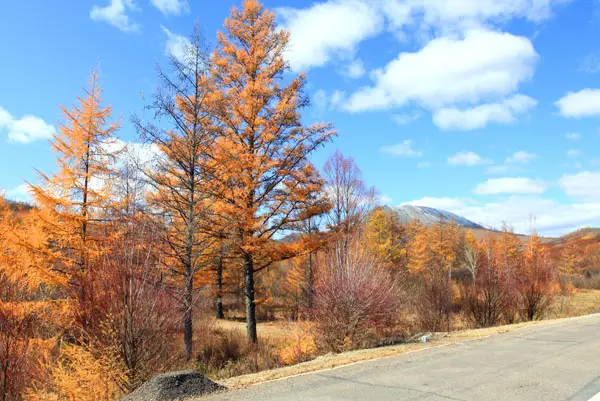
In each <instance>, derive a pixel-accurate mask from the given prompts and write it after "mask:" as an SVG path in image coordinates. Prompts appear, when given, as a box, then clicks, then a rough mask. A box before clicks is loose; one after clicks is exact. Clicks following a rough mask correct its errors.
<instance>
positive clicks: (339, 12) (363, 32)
mask: <svg viewBox="0 0 600 401" xmlns="http://www.w3.org/2000/svg"><path fill="white" fill-rule="evenodd" d="M568 1H570V0H444V1H441V0H329V1H322V2H314V3H313V4H312V5H310V6H309V7H306V8H292V7H283V8H278V9H277V10H276V12H277V14H278V17H279V21H280V23H281V25H282V26H283V27H284V28H286V29H288V30H289V31H290V32H291V49H290V53H289V57H288V59H289V61H290V63H291V65H292V68H293V69H295V70H301V69H307V68H311V67H320V66H323V65H325V64H326V63H327V62H329V61H330V60H332V59H339V58H342V59H348V58H351V57H352V56H353V55H354V54H355V52H356V49H357V47H358V45H359V44H360V43H361V42H363V41H364V40H366V39H369V38H371V37H373V36H375V35H377V34H379V33H380V32H382V31H383V30H384V29H385V28H387V30H388V31H390V32H391V33H393V34H395V36H396V37H398V38H399V39H401V40H406V39H407V38H408V36H409V34H410V35H413V34H414V35H413V36H415V37H416V39H417V40H418V41H426V40H428V39H430V38H431V37H438V38H439V37H440V36H453V37H457V36H464V33H465V32H466V31H469V30H472V29H474V28H477V29H480V28H482V27H490V26H492V25H493V24H494V23H502V22H505V21H508V20H510V19H512V18H525V19H528V20H530V21H535V22H539V21H542V20H544V19H546V18H549V17H550V16H551V11H552V8H553V7H554V6H555V5H557V4H561V3H565V2H568ZM411 39H412V38H411Z"/></svg>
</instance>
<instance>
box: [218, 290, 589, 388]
mask: <svg viewBox="0 0 600 401" xmlns="http://www.w3.org/2000/svg"><path fill="white" fill-rule="evenodd" d="M599 308H600V291H599V290H578V291H577V292H575V293H574V294H573V295H571V296H568V297H563V296H559V297H557V298H556V300H555V302H554V304H553V306H552V308H551V311H550V312H549V313H548V316H547V318H548V319H547V320H544V321H534V322H524V323H517V324H512V325H506V326H496V327H489V328H484V329H472V330H459V331H453V332H452V333H436V334H434V335H433V336H432V337H431V338H430V341H428V342H427V343H420V342H408V343H403V344H398V345H392V346H386V347H379V348H371V349H361V350H356V351H350V352H345V353H342V354H327V355H324V356H320V357H317V358H316V359H313V360H311V361H308V362H303V363H299V364H296V365H292V366H285V367H282V368H277V369H273V370H268V371H263V372H258V373H253V374H249V375H243V376H237V377H231V378H228V379H224V380H221V381H220V382H219V383H220V384H223V385H224V386H226V387H227V388H229V389H236V388H244V387H248V386H251V385H253V384H257V383H262V382H265V381H270V380H277V379H282V378H285V377H289V376H294V375H298V374H304V373H309V372H314V371H317V370H323V369H331V368H335V367H338V366H342V365H348V364H351V363H356V362H360V361H366V360H370V359H376V358H382V357H387V356H393V355H401V354H405V353H408V352H416V351H420V350H423V349H427V348H431V347H436V346H442V345H447V344H453V343H458V342H462V341H469V340H476V339H480V338H484V337H488V336H491V335H495V334H501V333H508V332H511V331H515V330H518V329H520V328H522V327H527V326H532V325H538V324H544V323H550V322H555V321H561V320H562V319H563V318H565V317H574V316H581V315H586V314H590V313H593V312H595V311H596V310H598V309H599ZM217 325H218V327H220V328H221V329H224V330H244V329H245V323H243V322H236V321H219V322H218V323H217ZM294 328H297V324H296V323H295V322H268V323H259V324H258V336H259V339H260V340H261V341H268V342H271V343H283V342H285V341H289V340H292V339H293V334H292V333H293V331H294Z"/></svg>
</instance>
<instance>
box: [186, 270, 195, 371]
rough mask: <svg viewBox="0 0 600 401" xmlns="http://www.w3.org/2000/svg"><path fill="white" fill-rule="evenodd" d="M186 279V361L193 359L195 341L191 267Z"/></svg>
mask: <svg viewBox="0 0 600 401" xmlns="http://www.w3.org/2000/svg"><path fill="white" fill-rule="evenodd" d="M186 270H187V271H186V273H187V274H186V277H185V298H184V305H183V306H184V308H185V311H184V313H183V341H184V342H185V357H186V360H188V361H189V360H190V359H192V339H193V334H192V333H193V328H194V327H193V319H192V295H193V285H194V284H193V283H194V281H193V277H192V271H191V267H188V268H187V269H186Z"/></svg>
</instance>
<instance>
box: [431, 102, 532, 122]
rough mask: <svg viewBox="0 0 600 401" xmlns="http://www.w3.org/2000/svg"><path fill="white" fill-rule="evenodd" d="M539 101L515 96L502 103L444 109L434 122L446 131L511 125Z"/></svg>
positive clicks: (435, 117)
mask: <svg viewBox="0 0 600 401" xmlns="http://www.w3.org/2000/svg"><path fill="white" fill-rule="evenodd" d="M536 104H537V101H536V100H534V99H532V98H530V97H529V96H525V95H514V96H512V97H509V98H506V99H504V100H502V101H500V102H496V103H487V104H482V105H479V106H475V107H471V108H466V109H458V108H454V107H451V108H443V109H439V110H436V111H435V112H434V114H433V122H434V124H435V125H436V126H438V127H439V128H441V129H444V130H450V129H458V130H473V129H479V128H484V127H485V126H486V125H487V124H488V123H491V122H494V123H511V122H514V121H515V120H516V119H517V117H518V116H519V115H521V114H523V113H526V112H527V111H528V110H529V109H531V108H533V107H535V106H536Z"/></svg>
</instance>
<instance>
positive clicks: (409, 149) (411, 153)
mask: <svg viewBox="0 0 600 401" xmlns="http://www.w3.org/2000/svg"><path fill="white" fill-rule="evenodd" d="M381 151H382V152H383V153H387V154H389V155H392V156H400V157H421V156H422V155H423V152H422V151H420V150H416V149H414V148H413V141H412V140H411V139H405V140H404V141H402V142H400V143H397V144H395V145H390V146H384V147H382V148H381Z"/></svg>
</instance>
